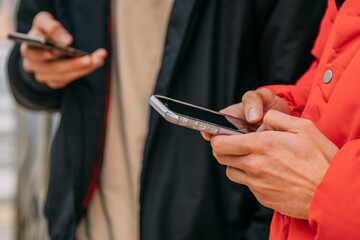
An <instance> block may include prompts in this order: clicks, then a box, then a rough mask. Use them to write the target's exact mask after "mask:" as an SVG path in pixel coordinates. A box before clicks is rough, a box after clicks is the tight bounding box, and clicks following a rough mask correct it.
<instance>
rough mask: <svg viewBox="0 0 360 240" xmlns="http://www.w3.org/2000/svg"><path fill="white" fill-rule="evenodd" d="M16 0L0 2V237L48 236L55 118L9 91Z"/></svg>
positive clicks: (11, 239) (27, 237) (0, 0)
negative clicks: (26, 104) (27, 107)
mask: <svg viewBox="0 0 360 240" xmlns="http://www.w3.org/2000/svg"><path fill="white" fill-rule="evenodd" d="M16 7H17V0H0V239H1V240H13V239H21V240H27V239H31V240H32V239H36V240H42V239H48V237H47V234H46V232H47V230H46V228H47V227H46V221H45V219H44V217H43V204H44V199H45V197H46V196H45V194H46V189H47V186H46V183H47V178H48V169H49V161H48V155H49V145H50V140H51V136H52V133H53V129H54V126H55V125H56V122H57V119H58V116H57V115H51V116H50V115H48V114H46V113H39V112H32V111H27V110H25V109H23V108H22V107H20V106H18V105H17V104H16V103H15V101H14V100H13V97H12V95H11V93H10V89H9V86H8V83H7V76H6V64H7V58H8V54H9V52H10V50H11V47H12V43H11V42H9V41H7V40H6V36H7V34H8V32H10V31H12V30H14V27H15V11H16Z"/></svg>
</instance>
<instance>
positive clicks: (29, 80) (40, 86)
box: [18, 57, 53, 92]
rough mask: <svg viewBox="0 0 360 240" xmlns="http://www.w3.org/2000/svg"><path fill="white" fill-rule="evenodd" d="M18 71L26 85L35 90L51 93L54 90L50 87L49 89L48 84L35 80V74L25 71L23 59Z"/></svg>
mask: <svg viewBox="0 0 360 240" xmlns="http://www.w3.org/2000/svg"><path fill="white" fill-rule="evenodd" d="M18 69H19V72H20V77H21V79H23V80H24V82H25V84H27V85H29V86H30V87H31V88H33V89H34V90H37V91H41V92H50V91H52V90H53V89H51V88H50V87H48V86H47V85H46V84H44V83H40V82H38V81H37V80H36V79H35V76H34V74H32V73H28V72H26V71H25V69H24V67H23V58H22V57H21V58H20V61H19V66H18Z"/></svg>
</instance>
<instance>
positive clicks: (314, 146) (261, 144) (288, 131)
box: [202, 89, 339, 219]
mask: <svg viewBox="0 0 360 240" xmlns="http://www.w3.org/2000/svg"><path fill="white" fill-rule="evenodd" d="M222 112H224V113H226V114H229V115H233V116H237V117H239V118H243V119H247V121H248V122H250V123H257V124H261V125H260V127H259V129H258V131H257V132H254V133H248V134H239V135H219V136H211V135H209V134H207V133H202V135H203V137H204V138H205V139H206V140H209V141H211V146H212V148H213V154H214V156H215V158H216V159H217V160H218V162H219V163H221V164H223V165H226V166H227V170H226V174H227V176H228V178H229V179H231V180H232V181H234V182H237V183H240V184H244V185H247V186H248V187H249V188H250V190H251V191H252V192H253V193H254V195H255V197H256V198H257V200H258V201H259V202H260V203H261V204H263V205H264V206H266V207H269V208H272V209H274V210H276V211H278V212H280V213H283V214H286V215H288V216H291V217H295V218H300V219H308V211H309V207H310V203H311V200H312V197H313V195H314V193H315V189H316V187H317V185H318V184H319V183H320V182H321V181H322V178H323V177H324V175H325V172H326V171H327V169H328V168H329V166H330V162H331V160H332V159H333V158H334V156H335V154H336V153H337V152H338V150H339V149H338V147H337V146H336V145H335V144H333V143H332V142H331V141H330V140H329V139H327V138H326V137H325V136H324V135H323V134H322V133H321V132H320V131H319V130H318V129H317V128H316V126H315V125H314V124H313V123H312V122H311V121H309V120H306V119H301V118H297V117H292V116H290V115H289V114H290V110H289V107H288V104H287V103H286V102H285V101H284V100H283V99H281V98H280V97H278V96H276V95H274V94H273V92H272V91H271V90H269V89H259V90H256V91H250V92H247V93H246V94H245V95H244V97H243V99H242V102H241V103H239V104H235V105H232V106H230V107H228V108H226V109H224V110H223V111H222Z"/></svg>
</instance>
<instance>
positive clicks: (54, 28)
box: [48, 20, 62, 35]
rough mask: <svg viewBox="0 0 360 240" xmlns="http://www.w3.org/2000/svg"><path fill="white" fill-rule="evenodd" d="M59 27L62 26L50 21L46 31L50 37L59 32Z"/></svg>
mask: <svg viewBox="0 0 360 240" xmlns="http://www.w3.org/2000/svg"><path fill="white" fill-rule="evenodd" d="M61 26H62V25H61V23H60V22H59V21H56V20H53V21H51V22H50V24H49V29H48V31H49V33H50V35H51V34H55V33H56V32H57V31H58V30H60V29H61Z"/></svg>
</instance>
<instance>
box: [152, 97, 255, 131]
mask: <svg viewBox="0 0 360 240" xmlns="http://www.w3.org/2000/svg"><path fill="white" fill-rule="evenodd" d="M150 105H151V106H152V107H153V108H154V109H155V110H156V111H157V112H158V113H159V114H160V115H161V116H163V117H164V118H165V119H166V120H167V121H169V122H171V123H173V124H176V125H179V126H183V127H187V128H191V129H195V130H198V131H201V132H206V133H209V134H211V135H221V134H225V135H232V134H244V133H249V132H253V131H256V129H257V128H258V125H252V124H249V123H248V122H247V121H245V120H243V119H240V118H237V117H234V116H230V115H227V114H224V113H220V112H216V111H212V110H209V109H206V108H202V107H199V106H195V105H192V104H189V103H185V102H181V101H178V100H175V99H171V98H168V97H164V96H159V95H153V96H151V98H150Z"/></svg>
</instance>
